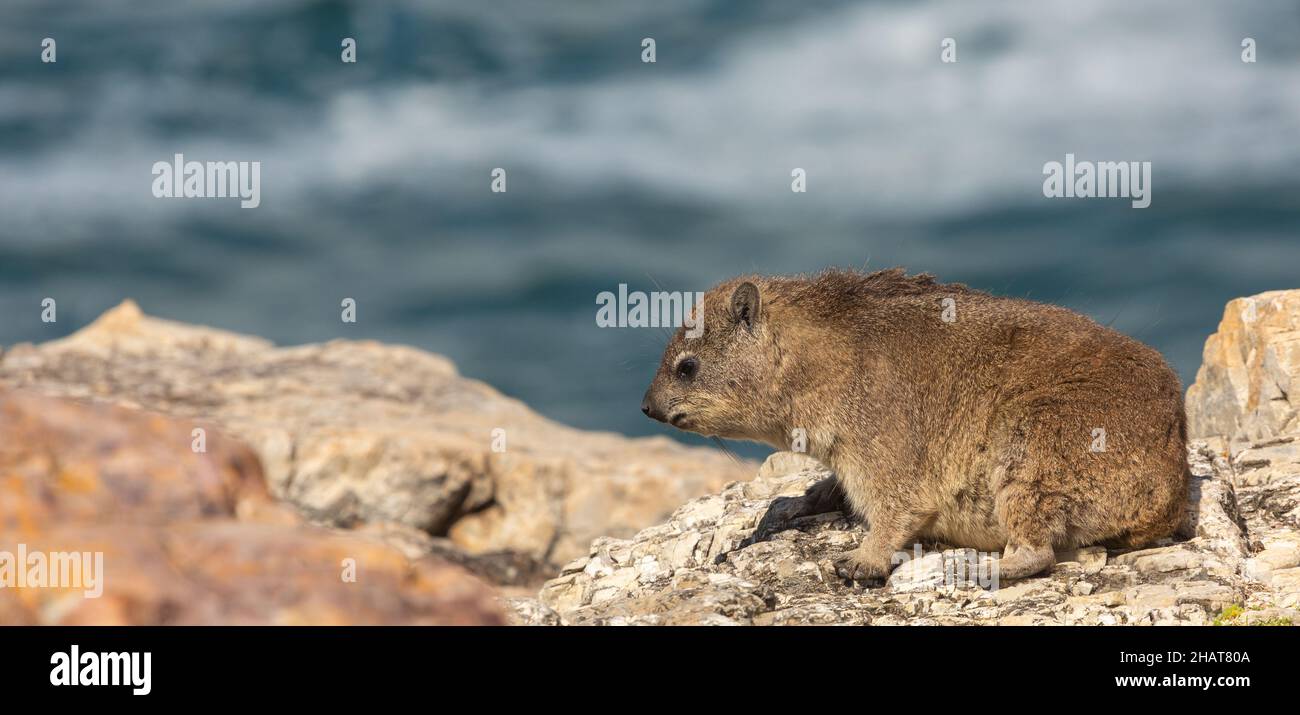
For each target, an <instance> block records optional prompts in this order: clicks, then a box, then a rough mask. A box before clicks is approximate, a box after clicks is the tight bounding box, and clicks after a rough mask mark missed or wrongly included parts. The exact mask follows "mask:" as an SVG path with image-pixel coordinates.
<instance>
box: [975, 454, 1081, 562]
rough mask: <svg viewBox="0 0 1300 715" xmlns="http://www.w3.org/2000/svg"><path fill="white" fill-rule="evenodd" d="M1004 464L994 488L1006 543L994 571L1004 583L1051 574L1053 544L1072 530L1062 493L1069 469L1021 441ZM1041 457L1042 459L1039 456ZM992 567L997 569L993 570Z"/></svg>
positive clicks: (994, 511) (995, 513) (1053, 557)
mask: <svg viewBox="0 0 1300 715" xmlns="http://www.w3.org/2000/svg"><path fill="white" fill-rule="evenodd" d="M1019 444H1020V445H1022V447H1021V449H1014V448H1013V451H1012V453H1011V454H1008V455H1007V458H1006V460H1005V461H1004V462H1003V466H1004V469H1002V470H999V471H1000V475H999V477H1000V478H999V479H998V480H997V483H995V484H994V485H992V486H993V488H994V496H993V500H994V505H993V513H994V516H995V517H996V518H997V520H998V524H999V525H1000V526H1001V528H1002V531H1003V533H1005V534H1006V539H1007V543H1006V546H1005V547H1004V548H1003V549H1002V557H1001V558H1000V559H998V560H997V564H996V569H997V571H996V572H995V573H996V574H997V577H998V579H999V580H1003V579H1007V580H1010V579H1019V578H1025V577H1026V576H1033V575H1035V574H1038V573H1041V572H1043V571H1046V570H1047V569H1049V568H1051V567H1052V565H1053V564H1055V563H1056V553H1055V552H1054V551H1053V548H1052V547H1053V545H1054V544H1056V543H1059V542H1061V541H1063V540H1064V538H1063V537H1064V535H1065V534H1066V533H1067V532H1068V530H1069V519H1070V516H1069V500H1068V497H1067V496H1066V494H1065V493H1063V490H1061V489H1060V484H1059V483H1058V482H1059V481H1060V478H1061V475H1062V473H1063V472H1062V470H1064V469H1068V467H1067V466H1066V465H1063V464H1059V463H1056V462H1055V461H1054V460H1051V459H1044V458H1042V456H1041V455H1042V452H1041V451H1039V450H1035V449H1033V448H1032V447H1031V448H1029V449H1024V448H1023V445H1025V444H1026V442H1024V441H1022V442H1019ZM1036 452H1037V454H1036ZM990 566H991V567H992V565H990Z"/></svg>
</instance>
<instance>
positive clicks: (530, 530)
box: [0, 302, 754, 583]
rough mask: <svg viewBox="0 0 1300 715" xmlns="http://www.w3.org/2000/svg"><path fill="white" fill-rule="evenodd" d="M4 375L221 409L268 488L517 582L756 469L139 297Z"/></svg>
mask: <svg viewBox="0 0 1300 715" xmlns="http://www.w3.org/2000/svg"><path fill="white" fill-rule="evenodd" d="M3 385H9V386H13V387H30V388H34V389H38V390H40V391H41V392H44V393H47V394H54V395H63V396H71V397H76V398H90V399H95V400H103V401H110V402H114V403H118V404H123V405H127V406H138V407H145V408H148V409H151V410H156V411H159V412H162V413H165V414H167V415H171V416H174V417H178V418H181V419H183V420H186V421H192V422H193V423H194V424H202V423H205V422H210V423H211V424H213V425H216V426H218V427H220V428H222V429H224V430H225V431H226V432H228V433H230V434H231V435H233V436H235V437H237V438H239V439H240V440H243V441H244V442H247V443H248V444H249V445H251V447H252V448H253V450H254V451H255V452H256V454H257V455H258V457H259V458H260V460H261V463H262V465H263V468H264V469H265V472H266V478H267V483H268V484H269V486H270V490H271V492H272V493H273V494H274V495H275V496H277V497H280V498H282V499H284V500H286V501H287V502H289V503H290V504H292V505H294V506H295V507H296V508H297V509H298V510H300V511H301V512H302V513H303V514H305V515H307V516H308V517H309V518H311V519H312V520H313V521H315V522H317V523H321V524H328V525H334V526H356V525H359V524H363V523H376V524H399V525H403V526H405V527H409V528H410V529H412V530H415V531H417V532H421V533H423V534H427V535H428V536H430V537H434V538H433V539H432V540H426V543H425V546H428V547H430V548H433V549H434V550H438V551H439V552H440V553H445V554H447V555H449V556H451V557H453V558H462V559H463V556H464V555H470V556H474V557H482V558H481V559H468V560H466V562H467V563H472V564H473V565H474V566H475V568H477V569H478V570H480V572H483V573H485V574H487V575H489V576H491V577H493V578H498V579H501V580H503V581H507V582H510V581H514V582H527V581H529V580H530V578H532V579H534V581H533V582H534V583H535V582H538V581H540V580H541V578H544V577H545V575H546V574H549V573H553V572H554V571H553V569H554V568H555V566H556V565H558V564H561V563H564V562H565V561H567V560H569V559H571V558H573V557H575V556H578V555H581V554H583V553H585V552H586V548H587V544H588V543H590V541H591V540H592V539H594V538H596V537H598V536H603V535H609V536H631V535H632V534H633V533H635V532H636V530H637V529H640V528H642V527H645V526H649V525H651V524H654V523H657V522H659V521H662V520H663V519H664V518H665V517H666V516H667V515H668V514H669V513H670V512H671V511H672V510H673V509H674V508H675V507H677V506H678V505H680V504H681V503H682V502H684V501H686V500H687V499H690V498H692V497H696V496H699V495H701V494H707V493H709V492H711V491H715V490H717V489H718V488H719V487H721V486H722V485H723V484H725V483H726V482H728V481H733V480H736V479H742V478H746V477H748V475H749V474H751V473H752V470H753V468H754V465H752V464H741V463H736V462H734V461H732V460H731V459H729V458H728V457H726V456H724V455H722V454H721V453H719V452H716V451H713V450H705V449H695V448H688V447H683V446H681V445H679V444H677V443H675V442H673V441H671V440H669V439H667V438H654V439H628V438H626V437H621V436H618V435H614V434H605V433H592V432H584V431H581V430H576V429H572V428H569V427H565V426H563V425H560V424H558V423H555V422H553V421H551V420H548V419H545V418H543V417H541V416H539V415H537V414H536V413H534V412H532V411H531V410H530V409H528V407H526V406H525V405H523V404H522V403H520V402H518V401H517V400H513V399H509V398H507V397H504V396H502V395H501V394H500V393H498V392H496V391H495V390H493V389H492V388H491V387H489V386H487V385H485V384H483V383H480V382H477V381H474V380H469V379H465V378H463V377H460V376H459V375H457V373H456V370H455V367H454V366H453V365H452V364H451V363H450V362H449V361H447V360H446V359H444V358H442V357H439V356H437V355H433V354H430V353H426V352H422V351H419V350H415V349H412V348H407V347H401V346H391V345H382V344H379V343H374V342H366V341H342V340H340V341H334V342H329V343H325V344H319V345H304V346H299V347H286V348H277V347H275V346H273V345H272V344H270V343H268V342H267V341H265V340H262V339H260V338H255V337H249V336H244V335H237V334H234V333H228V332H224V331H220V330H213V329H209V328H203V327H197V326H190V325H184V324H180V323H174V322H170V321H166V320H160V319H156V318H151V317H148V316H145V315H143V314H142V313H141V312H140V310H139V309H138V308H137V307H136V306H135V305H134V304H133V303H130V302H126V303H123V304H122V305H120V306H118V307H117V308H115V309H113V310H111V311H109V312H108V313H105V314H104V315H103V316H101V317H100V318H99V319H98V320H97V321H95V322H94V323H93V324H92V325H90V326H88V327H86V328H85V329H83V330H81V331H79V332H77V333H75V334H73V335H71V336H70V337H68V338H65V339H62V340H57V341H52V342H49V343H44V344H41V345H39V346H33V345H17V346H11V347H10V348H9V349H8V350H6V351H5V352H4V353H3V354H2V355H0V386H3ZM629 409H635V406H632V407H630V408H629ZM497 430H500V431H497ZM186 431H187V432H188V430H186ZM501 448H504V449H503V451H502V450H501ZM421 538H423V537H420V536H418V535H417V536H414V537H412V539H410V540H408V541H411V543H414V541H419V540H420V539H421ZM458 552H463V554H458ZM463 560H465V559H463Z"/></svg>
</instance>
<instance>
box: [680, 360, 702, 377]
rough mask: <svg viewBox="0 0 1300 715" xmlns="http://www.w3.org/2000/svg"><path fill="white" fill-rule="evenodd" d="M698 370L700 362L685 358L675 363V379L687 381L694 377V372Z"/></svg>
mask: <svg viewBox="0 0 1300 715" xmlns="http://www.w3.org/2000/svg"><path fill="white" fill-rule="evenodd" d="M699 369H700V361H699V360H696V359H695V358H686V359H685V360H683V361H681V362H679V363H677V377H680V378H681V379H683V380H689V379H691V378H693V377H695V371H697V370H699Z"/></svg>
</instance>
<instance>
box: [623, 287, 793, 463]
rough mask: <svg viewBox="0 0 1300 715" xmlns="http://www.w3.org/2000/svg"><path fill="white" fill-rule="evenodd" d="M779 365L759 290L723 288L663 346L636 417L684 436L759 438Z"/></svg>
mask: <svg viewBox="0 0 1300 715" xmlns="http://www.w3.org/2000/svg"><path fill="white" fill-rule="evenodd" d="M701 319H702V320H703V323H702V324H701V323H700V320H701ZM701 329H702V330H701ZM776 359H777V355H776V351H775V350H774V344H773V340H772V332H771V327H770V325H769V318H768V315H767V314H766V311H764V308H763V301H762V298H761V296H760V295H759V289H758V287H757V286H756V285H755V284H754V283H753V282H750V281H747V280H743V279H733V280H731V281H728V282H726V283H722V284H721V285H718V286H716V287H715V288H713V289H712V290H710V291H709V292H708V293H705V294H704V300H703V304H702V305H696V306H695V308H694V312H693V314H692V315H691V320H689V321H687V324H686V325H683V326H682V327H680V328H678V329H677V332H676V333H675V334H674V335H673V337H672V339H671V340H670V341H669V342H668V347H667V348H665V349H664V355H663V359H662V360H661V361H660V363H659V371H658V372H656V373H655V377H654V380H653V381H651V383H650V388H649V389H648V390H646V393H645V397H644V398H643V399H642V400H641V411H642V412H644V413H645V414H646V416H647V417H650V418H652V419H656V420H659V421H660V422H666V423H668V424H671V425H672V426H674V427H676V428H678V429H682V430H687V431H689V432H695V433H698V434H702V435H706V436H710V437H728V438H732V439H752V440H762V439H763V437H764V434H765V433H766V430H765V429H764V426H763V419H764V417H770V415H766V414H765V408H764V407H765V404H766V403H767V401H768V400H767V394H768V392H769V390H770V389H771V386H772V384H773V383H774V382H775V371H776Z"/></svg>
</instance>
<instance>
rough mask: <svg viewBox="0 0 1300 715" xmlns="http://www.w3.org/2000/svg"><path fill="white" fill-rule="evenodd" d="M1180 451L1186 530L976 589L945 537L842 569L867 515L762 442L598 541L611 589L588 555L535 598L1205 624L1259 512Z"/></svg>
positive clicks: (608, 605)
mask: <svg viewBox="0 0 1300 715" xmlns="http://www.w3.org/2000/svg"><path fill="white" fill-rule="evenodd" d="M1189 459H1190V461H1191V465H1192V469H1193V472H1194V473H1195V475H1196V477H1195V479H1196V482H1197V483H1196V485H1195V488H1194V489H1193V495H1192V498H1191V500H1190V501H1189V504H1188V517H1189V518H1188V523H1187V528H1186V531H1187V532H1188V538H1185V539H1179V540H1177V541H1175V542H1173V543H1168V544H1164V545H1157V546H1155V547H1153V548H1149V549H1142V550H1140V551H1131V552H1128V553H1118V552H1117V553H1114V554H1108V553H1107V552H1106V550H1105V549H1104V548H1102V547H1099V546H1093V547H1086V548H1082V549H1077V550H1074V551H1071V552H1062V553H1061V554H1059V555H1058V558H1059V559H1061V562H1060V563H1058V564H1057V566H1056V567H1055V568H1054V569H1052V570H1051V571H1050V572H1049V573H1046V574H1044V575H1041V576H1038V577H1035V578H1029V579H1024V580H1021V581H1017V582H1014V583H999V584H997V585H996V587H993V588H989V589H985V588H981V587H980V586H979V581H978V578H976V579H974V580H972V579H966V580H962V579H957V578H954V577H953V574H954V573H955V569H954V568H953V567H954V566H955V565H961V564H967V563H969V562H971V561H977V559H976V557H977V556H978V555H977V554H976V553H975V552H973V551H971V550H969V549H953V548H948V547H946V546H945V545H942V544H923V545H921V548H920V550H919V551H911V552H908V553H907V554H902V555H900V557H899V559H898V561H899V566H898V567H897V568H896V569H895V571H894V572H893V573H892V574H891V575H890V578H889V579H888V581H887V582H886V583H884V584H881V585H878V586H874V587H863V586H859V585H852V584H847V583H845V582H844V581H843V580H842V579H840V578H838V577H836V576H835V575H834V571H833V569H832V566H831V560H832V558H833V557H834V555H835V554H837V553H838V552H840V551H843V550H845V549H847V548H852V547H853V546H855V545H856V544H857V543H858V542H859V541H860V540H861V539H862V537H863V535H864V534H865V533H866V531H865V527H864V526H863V525H862V524H861V523H860V521H859V520H857V519H856V518H852V517H849V516H846V515H845V514H843V513H841V512H840V511H838V509H837V508H832V509H827V505H828V504H838V502H836V501H835V500H834V499H831V498H828V495H833V493H834V492H833V490H828V485H831V484H833V482H828V481H827V480H830V479H833V475H831V474H830V473H829V472H828V471H826V470H825V469H824V468H823V467H821V466H820V465H818V464H817V463H815V462H811V461H809V460H808V459H806V458H805V457H804V456H803V455H785V454H778V455H773V457H771V458H769V459H768V460H767V462H766V463H765V464H764V465H763V467H762V468H761V469H760V471H759V476H757V477H756V478H755V479H754V480H752V481H750V482H741V483H735V484H728V485H727V486H726V487H725V488H724V489H722V491H720V492H719V493H717V494H714V495H711V496H706V497H702V498H699V499H695V500H692V501H690V502H687V503H686V504H684V505H682V506H681V507H680V508H678V509H677V511H675V512H674V513H673V514H672V516H671V517H669V519H668V521H667V522H665V524H663V525H660V526H657V527H651V528H648V529H644V530H642V531H641V532H640V533H638V534H637V535H635V536H633V537H632V538H630V539H626V540H617V539H614V540H605V539H601V540H598V541H597V542H596V544H595V545H593V549H592V554H593V555H592V562H593V563H594V562H596V561H597V559H598V555H599V554H605V553H611V554H612V553H616V552H620V551H626V552H628V553H631V554H634V555H635V560H634V561H633V562H631V564H630V565H629V566H627V567H626V568H627V570H628V571H629V572H633V573H636V574H638V576H637V577H636V578H631V577H628V578H626V579H621V577H620V580H618V584H619V585H618V586H617V589H613V588H611V587H612V585H613V584H614V583H615V581H611V580H609V579H611V575H610V574H611V573H619V572H618V571H611V572H610V573H604V572H603V571H598V570H593V568H592V566H591V564H590V563H589V564H587V566H586V567H585V568H586V569H587V571H585V572H583V573H577V574H570V573H566V574H564V575H562V576H560V577H559V578H557V579H554V580H552V581H550V582H548V583H547V584H546V586H545V587H543V589H542V590H541V593H540V594H539V597H538V598H539V601H540V602H541V603H542V604H544V605H546V606H548V607H549V608H550V609H553V610H554V612H555V613H556V614H557V616H558V622H559V623H561V624H575V625H576V624H614V623H619V624H642V625H650V624H660V625H668V624H705V623H725V624H761V625H784V624H796V625H797V624H847V625H868V624H871V625H886V624H888V625H901V624H913V625H915V624H933V625H941V624H989V625H992V624H999V623H1001V624H1067V623H1068V624H1088V625H1097V624H1104V625H1134V624H1166V623H1169V624H1173V623H1178V624H1205V623H1209V622H1211V621H1213V619H1214V618H1215V617H1217V616H1218V614H1219V612H1220V611H1221V610H1222V609H1224V608H1226V607H1228V606H1230V605H1232V604H1241V603H1243V602H1244V601H1245V599H1246V598H1247V596H1248V594H1250V593H1256V592H1258V588H1259V585H1258V584H1257V583H1255V584H1253V585H1251V584H1252V582H1250V581H1249V580H1248V579H1247V578H1246V577H1245V576H1244V575H1243V573H1242V572H1243V571H1244V567H1245V564H1246V562H1247V559H1248V557H1250V556H1251V553H1250V551H1249V549H1248V546H1247V544H1248V543H1249V542H1248V539H1247V537H1246V534H1244V533H1243V531H1242V525H1243V524H1244V523H1245V521H1246V518H1247V517H1250V518H1254V515H1253V513H1252V514H1243V513H1242V512H1241V511H1240V510H1239V505H1238V502H1237V499H1236V495H1235V493H1234V491H1233V477H1234V475H1233V471H1232V466H1231V464H1230V463H1229V461H1228V460H1226V459H1225V458H1223V457H1222V456H1221V455H1216V454H1215V453H1214V452H1213V450H1211V449H1209V448H1208V447H1206V446H1204V445H1193V447H1192V448H1191V449H1190V450H1189ZM1274 543H1275V544H1276V548H1278V549H1284V548H1285V543H1289V542H1284V541H1283V540H1277V541H1275V542H1274ZM1277 553H1278V554H1281V553H1282V551H1278V552H1277ZM1288 553H1289V552H1288ZM1270 558H1272V557H1270ZM1285 562H1286V559H1285V558H1279V561H1278V563H1285ZM651 563H653V567H651V566H649V565H648V564H651ZM1284 571H1285V570H1284ZM647 572H649V573H653V574H655V575H654V576H653V577H646V576H645V574H646V573H647ZM593 575H595V576H594V577H593ZM976 575H977V576H978V572H976ZM1284 578H1285V579H1289V578H1290V576H1289V574H1284ZM1288 583H1289V580H1288ZM613 591H616V592H613Z"/></svg>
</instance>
